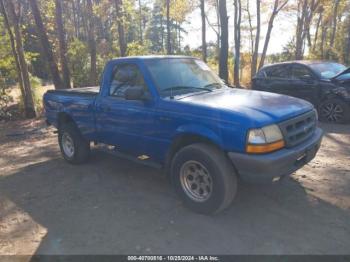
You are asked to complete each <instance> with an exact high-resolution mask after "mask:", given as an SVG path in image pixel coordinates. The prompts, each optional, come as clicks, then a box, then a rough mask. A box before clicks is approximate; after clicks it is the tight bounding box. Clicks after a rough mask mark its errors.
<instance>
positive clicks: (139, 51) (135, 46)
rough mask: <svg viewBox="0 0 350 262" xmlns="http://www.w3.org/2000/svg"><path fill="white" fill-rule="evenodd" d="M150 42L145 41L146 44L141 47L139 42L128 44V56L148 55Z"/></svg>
mask: <svg viewBox="0 0 350 262" xmlns="http://www.w3.org/2000/svg"><path fill="white" fill-rule="evenodd" d="M149 45H150V43H149V41H148V40H146V41H144V44H143V45H141V44H140V43H139V42H136V41H134V42H132V43H129V44H128V50H127V54H128V56H138V55H147V54H149V51H148V50H149V48H148V47H149Z"/></svg>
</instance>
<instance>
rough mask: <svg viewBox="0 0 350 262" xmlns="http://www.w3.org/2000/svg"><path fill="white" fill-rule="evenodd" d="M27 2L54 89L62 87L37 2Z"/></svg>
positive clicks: (32, 0) (31, 0)
mask: <svg viewBox="0 0 350 262" xmlns="http://www.w3.org/2000/svg"><path fill="white" fill-rule="evenodd" d="M29 3H30V7H31V9H32V13H33V17H34V20H35V24H36V27H37V32H38V35H39V38H40V41H41V45H42V49H43V53H44V56H45V57H46V60H47V62H48V64H49V69H50V72H51V76H52V81H53V83H54V86H55V89H63V88H65V86H64V85H63V82H62V79H61V77H60V74H59V71H58V67H57V63H56V61H55V58H54V56H53V52H52V48H51V45H50V42H49V39H48V37H47V33H46V28H45V26H44V24H43V20H42V18H41V14H40V11H39V7H38V3H37V1H36V0H29Z"/></svg>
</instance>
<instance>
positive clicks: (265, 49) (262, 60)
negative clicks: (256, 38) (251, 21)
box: [259, 0, 288, 69]
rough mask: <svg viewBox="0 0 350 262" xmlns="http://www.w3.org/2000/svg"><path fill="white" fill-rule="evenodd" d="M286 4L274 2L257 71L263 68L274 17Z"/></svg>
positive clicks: (286, 0)
mask: <svg viewBox="0 0 350 262" xmlns="http://www.w3.org/2000/svg"><path fill="white" fill-rule="evenodd" d="M287 3H288V0H285V1H284V2H283V3H282V4H281V5H280V4H279V0H275V3H274V7H273V11H272V14H271V16H270V19H269V23H268V26H267V32H266V36H265V42H264V48H263V52H262V54H261V59H260V63H259V69H260V68H262V67H263V66H264V63H265V58H266V53H267V48H268V46H269V42H270V37H271V32H272V28H273V22H274V20H275V17H276V16H277V14H278V13H279V11H281V10H282V9H283V7H285V6H286V4H287Z"/></svg>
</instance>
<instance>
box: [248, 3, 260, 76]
mask: <svg viewBox="0 0 350 262" xmlns="http://www.w3.org/2000/svg"><path fill="white" fill-rule="evenodd" d="M259 42H260V0H256V35H255V44H254V51H253V55H252V65H251V73H250V76H251V79H253V77H254V76H255V74H256V67H257V63H258V55H259Z"/></svg>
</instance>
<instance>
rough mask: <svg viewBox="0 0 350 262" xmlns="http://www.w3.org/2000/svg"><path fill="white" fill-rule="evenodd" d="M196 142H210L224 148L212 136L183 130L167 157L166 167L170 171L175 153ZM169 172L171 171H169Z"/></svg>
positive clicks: (174, 140) (172, 144)
mask: <svg viewBox="0 0 350 262" xmlns="http://www.w3.org/2000/svg"><path fill="white" fill-rule="evenodd" d="M196 143H205V144H210V145H212V146H214V147H216V148H218V149H220V150H223V148H222V144H221V143H219V142H218V141H217V140H215V139H212V138H211V137H208V136H206V135H203V134H200V133H193V132H182V133H179V134H177V135H176V136H175V137H174V139H173V141H172V143H171V145H170V147H169V149H168V151H167V153H166V157H165V169H166V170H167V171H168V170H169V168H170V164H171V161H172V159H173V157H174V156H175V154H176V153H177V152H178V151H179V150H180V149H181V148H184V147H186V146H189V145H191V144H196ZM167 173H169V172H167Z"/></svg>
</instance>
